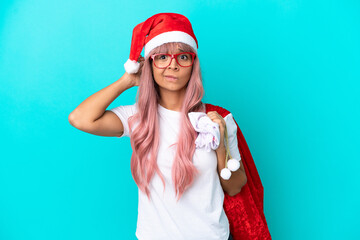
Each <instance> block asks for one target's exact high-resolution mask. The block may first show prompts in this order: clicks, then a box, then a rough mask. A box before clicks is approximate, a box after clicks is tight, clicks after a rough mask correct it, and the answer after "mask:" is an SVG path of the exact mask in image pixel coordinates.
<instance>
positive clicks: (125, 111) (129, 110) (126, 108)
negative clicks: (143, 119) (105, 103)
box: [110, 103, 137, 117]
mask: <svg viewBox="0 0 360 240" xmlns="http://www.w3.org/2000/svg"><path fill="white" fill-rule="evenodd" d="M110 111H112V112H114V113H116V114H117V115H119V114H121V115H124V116H125V115H126V116H127V117H129V116H132V115H134V114H135V113H136V112H137V105H136V103H134V104H132V105H121V106H118V107H114V108H112V109H110Z"/></svg>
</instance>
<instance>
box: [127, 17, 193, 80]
mask: <svg viewBox="0 0 360 240" xmlns="http://www.w3.org/2000/svg"><path fill="white" fill-rule="evenodd" d="M168 42H182V43H186V44H188V45H190V46H191V47H192V48H193V49H194V51H195V53H196V52H197V48H198V42H197V39H196V37H195V34H194V31H193V29H192V27H191V23H190V21H189V19H187V18H186V17H185V16H183V15H181V14H178V13H158V14H155V15H154V16H152V17H150V18H148V19H147V20H146V21H144V22H142V23H140V24H138V25H136V26H135V28H134V30H133V35H132V39H131V48H130V57H129V59H128V60H127V61H126V63H125V64H124V67H125V71H126V72H127V73H137V72H138V70H139V68H140V63H139V62H138V59H139V57H140V54H141V51H142V49H143V47H145V56H144V57H145V58H146V57H147V56H148V54H149V53H150V51H151V50H153V49H154V48H156V47H158V46H160V45H162V44H164V43H168Z"/></svg>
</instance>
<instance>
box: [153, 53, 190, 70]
mask: <svg viewBox="0 0 360 240" xmlns="http://www.w3.org/2000/svg"><path fill="white" fill-rule="evenodd" d="M192 58H193V56H192V55H191V54H189V53H183V54H180V55H178V56H177V62H178V63H179V64H180V66H182V67H189V66H191V65H192V62H193V59H192ZM170 60H171V57H170V56H168V55H165V54H158V55H156V56H155V57H154V63H155V66H157V67H159V68H165V67H167V66H168V65H169V64H170Z"/></svg>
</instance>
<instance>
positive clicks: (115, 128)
mask: <svg viewBox="0 0 360 240" xmlns="http://www.w3.org/2000/svg"><path fill="white" fill-rule="evenodd" d="M142 59H143V58H142V57H141V58H140V60H142ZM141 63H142V62H141ZM142 65H143V64H141V67H142ZM140 74H141V70H139V72H138V73H137V74H128V73H126V72H125V73H124V75H123V76H122V77H121V78H120V79H118V80H117V81H116V82H114V83H112V84H110V85H109V86H107V87H105V88H103V89H101V90H100V91H98V92H96V93H94V94H92V95H91V96H90V97H88V98H87V99H85V100H84V101H83V102H82V103H81V104H80V105H79V106H77V107H76V108H75V109H74V110H73V111H72V112H71V113H70V114H69V117H68V119H69V122H70V124H71V125H72V126H74V127H75V128H77V129H79V130H81V131H84V132H88V133H91V134H95V135H100V136H121V135H122V133H123V131H124V127H123V124H122V122H121V120H120V119H119V118H118V117H117V116H116V114H115V113H113V112H111V111H106V108H107V107H108V106H109V105H110V104H111V103H112V102H113V101H114V100H115V99H116V98H117V97H118V96H119V95H120V94H121V93H122V92H124V91H125V90H127V89H129V88H131V87H133V86H139V78H140Z"/></svg>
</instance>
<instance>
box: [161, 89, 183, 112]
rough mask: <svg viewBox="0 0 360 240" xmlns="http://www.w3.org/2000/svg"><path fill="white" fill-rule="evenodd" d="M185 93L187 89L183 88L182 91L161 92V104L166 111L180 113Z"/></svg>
mask: <svg viewBox="0 0 360 240" xmlns="http://www.w3.org/2000/svg"><path fill="white" fill-rule="evenodd" d="M185 92H186V88H183V90H181V91H166V90H165V91H160V100H159V104H160V105H161V106H163V107H164V108H166V109H169V110H172V111H177V112H180V111H181V107H182V104H183V101H184V97H185Z"/></svg>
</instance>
